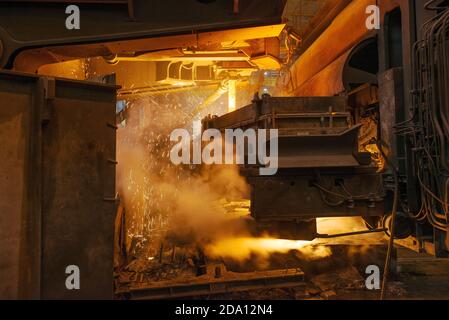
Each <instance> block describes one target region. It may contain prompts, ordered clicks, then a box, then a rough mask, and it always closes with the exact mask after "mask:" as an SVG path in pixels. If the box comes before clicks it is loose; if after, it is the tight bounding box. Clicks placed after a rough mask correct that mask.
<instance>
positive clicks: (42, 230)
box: [0, 71, 116, 299]
mask: <svg viewBox="0 0 449 320" xmlns="http://www.w3.org/2000/svg"><path fill="white" fill-rule="evenodd" d="M115 97H116V87H115V86H109V85H103V84H97V83H88V82H84V81H72V80H65V79H51V78H45V77H39V76H36V75H31V74H21V73H13V72H6V71H2V72H0V248H1V249H0V298H6V299H8V298H9V299H11V298H12V299H14V298H44V299H53V298H63V299H78V298H79V299H84V298H112V294H113V264H112V263H113V234H114V216H115V211H116V210H115V206H116V205H115ZM69 265H75V266H77V267H78V268H79V271H80V289H79V290H77V289H74V290H69V289H67V287H66V279H67V277H68V276H69V275H70V274H66V267H67V266H69Z"/></svg>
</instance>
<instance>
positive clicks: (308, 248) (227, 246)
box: [206, 237, 331, 261]
mask: <svg viewBox="0 0 449 320" xmlns="http://www.w3.org/2000/svg"><path fill="white" fill-rule="evenodd" d="M291 250H296V251H299V252H301V253H302V254H304V255H306V256H308V257H311V258H322V257H327V256H329V255H330V254H331V252H330V250H329V249H328V248H326V247H324V246H314V242H313V241H305V240H286V239H276V238H252V237H240V238H239V237H237V238H226V239H222V240H218V241H216V242H214V243H212V244H210V245H208V246H207V247H206V253H207V254H208V255H209V256H212V257H228V258H233V259H236V260H240V261H241V260H245V259H247V258H249V257H250V256H251V255H252V254H257V255H259V256H262V257H265V258H266V257H268V256H270V255H271V254H273V253H287V252H289V251H291Z"/></svg>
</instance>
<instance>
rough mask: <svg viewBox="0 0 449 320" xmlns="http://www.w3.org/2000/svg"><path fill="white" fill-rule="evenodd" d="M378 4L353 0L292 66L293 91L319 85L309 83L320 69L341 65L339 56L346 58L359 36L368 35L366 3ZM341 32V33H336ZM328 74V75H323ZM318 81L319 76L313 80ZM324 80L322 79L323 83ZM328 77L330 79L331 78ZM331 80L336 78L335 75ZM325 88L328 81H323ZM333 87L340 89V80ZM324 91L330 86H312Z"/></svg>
mask: <svg viewBox="0 0 449 320" xmlns="http://www.w3.org/2000/svg"><path fill="white" fill-rule="evenodd" d="M372 4H376V1H374V0H356V1H352V2H351V3H350V4H349V5H348V6H347V7H346V8H345V9H344V10H343V11H342V12H341V13H340V14H339V15H338V16H337V17H336V18H335V19H334V20H333V21H332V23H331V24H330V25H329V27H328V28H327V29H326V30H325V31H324V32H323V33H322V34H321V35H320V36H319V37H318V38H317V39H316V41H315V42H313V43H312V44H311V45H310V47H309V48H308V49H307V50H306V51H305V52H304V53H303V54H302V55H301V56H300V57H299V58H298V60H297V61H296V62H295V63H294V64H293V66H292V68H291V76H292V79H291V82H292V84H293V88H292V92H291V94H293V95H301V94H303V93H304V91H305V89H302V88H301V87H302V86H305V85H307V86H312V87H315V86H319V85H320V84H319V83H320V82H317V84H314V85H312V84H307V82H308V81H311V79H312V78H313V77H314V76H316V75H317V74H318V73H320V72H321V71H322V70H324V69H326V68H328V71H326V72H327V73H333V72H335V71H333V69H335V68H337V73H338V68H339V64H338V62H337V63H334V61H336V60H338V59H343V58H342V55H344V54H345V53H347V52H348V51H349V50H350V49H351V48H352V47H354V46H355V45H356V44H357V43H358V42H359V41H360V40H362V39H363V38H364V37H366V36H367V35H368V30H367V28H366V26H365V21H366V14H365V10H366V7H367V6H369V5H372ZM336 35H338V36H336ZM332 63H334V66H331V65H332ZM324 78H325V77H324ZM315 81H318V80H314V82H315ZM323 81H324V80H322V81H321V83H323ZM328 81H329V80H328ZM332 81H335V79H333V80H332ZM321 85H323V86H324V87H325V88H326V87H329V84H326V83H323V84H321ZM333 86H336V87H334V88H332V89H333V90H335V89H341V87H338V83H336V84H334V85H333ZM320 90H321V91H322V92H323V93H324V92H327V90H329V89H327V90H326V89H321V88H313V91H315V92H320ZM311 94H312V93H311Z"/></svg>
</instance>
